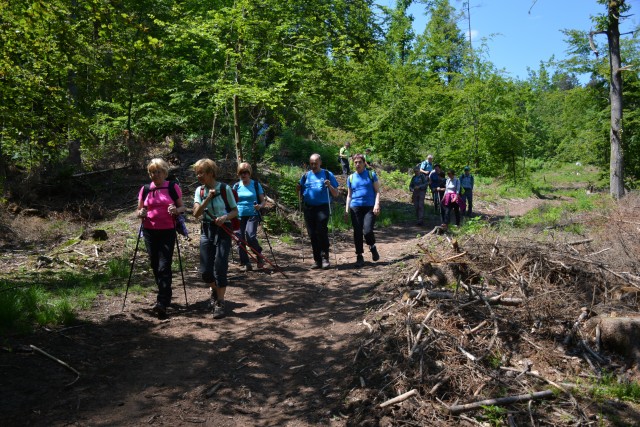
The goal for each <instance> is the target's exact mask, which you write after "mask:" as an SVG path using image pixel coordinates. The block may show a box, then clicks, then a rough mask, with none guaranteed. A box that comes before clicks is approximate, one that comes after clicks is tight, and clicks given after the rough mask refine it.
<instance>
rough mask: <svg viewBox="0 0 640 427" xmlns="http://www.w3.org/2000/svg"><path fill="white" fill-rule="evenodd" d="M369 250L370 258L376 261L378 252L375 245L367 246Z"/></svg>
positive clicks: (378, 255)
mask: <svg viewBox="0 0 640 427" xmlns="http://www.w3.org/2000/svg"><path fill="white" fill-rule="evenodd" d="M369 250H370V251H371V259H372V260H374V261H378V260H379V259H380V254H379V253H378V249H377V248H376V245H371V246H369Z"/></svg>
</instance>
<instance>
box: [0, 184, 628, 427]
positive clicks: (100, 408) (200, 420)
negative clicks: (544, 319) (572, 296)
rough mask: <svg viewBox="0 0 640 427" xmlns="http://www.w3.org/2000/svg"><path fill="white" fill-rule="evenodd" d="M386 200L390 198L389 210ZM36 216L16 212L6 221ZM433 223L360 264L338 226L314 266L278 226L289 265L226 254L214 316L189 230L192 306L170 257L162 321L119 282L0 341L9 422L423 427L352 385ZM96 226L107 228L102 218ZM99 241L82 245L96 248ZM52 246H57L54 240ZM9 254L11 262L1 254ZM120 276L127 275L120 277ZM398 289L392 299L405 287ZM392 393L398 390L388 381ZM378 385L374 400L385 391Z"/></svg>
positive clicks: (381, 245)
mask: <svg viewBox="0 0 640 427" xmlns="http://www.w3.org/2000/svg"><path fill="white" fill-rule="evenodd" d="M399 196H402V195H401V194H398V193H395V195H394V197H396V198H397V197H399ZM404 196H406V195H404ZM404 196H402V197H404ZM407 197H408V196H407ZM405 200H406V199H405ZM543 202H544V201H542V200H540V199H533V198H531V199H514V200H501V201H495V202H492V203H488V202H482V201H478V203H477V205H476V206H477V209H476V210H477V212H478V214H480V215H483V216H484V217H486V218H490V219H491V218H494V219H499V218H500V217H503V216H505V215H508V216H518V215H522V214H524V213H526V212H528V211H529V210H531V209H533V208H534V207H537V206H539V205H540V204H541V203H543ZM385 203H386V201H385V200H383V209H384V208H385ZM427 206H428V207H430V206H429V205H427ZM127 209H128V208H127ZM123 212H125V213H122V214H120V215H118V216H117V217H116V218H115V219H110V220H109V221H111V222H120V223H122V222H123V221H124V222H126V223H127V228H128V231H127V232H123V233H113V235H112V236H110V238H109V241H108V242H104V243H103V244H102V245H101V247H100V252H99V253H98V250H97V249H96V251H95V257H96V258H97V257H99V258H101V259H105V258H108V257H111V256H117V255H118V254H119V253H121V252H122V248H123V247H124V245H125V242H126V240H127V239H131V235H132V234H135V230H136V227H137V222H136V220H135V219H134V218H132V217H131V215H128V213H126V211H124V210H123ZM38 221H39V222H38V224H40V225H39V226H42V224H43V222H42V221H51V220H43V219H38ZM28 224H29V222H28V221H24V222H18V221H14V222H13V224H12V226H13V227H14V228H17V227H21V226H25V227H26V226H28ZM438 224H439V220H438V218H437V217H436V216H435V215H434V214H430V215H429V216H428V222H427V224H426V226H424V227H418V226H415V225H414V223H413V222H408V223H406V224H400V225H393V226H390V227H384V228H380V229H378V230H377V231H376V239H377V241H378V243H377V246H378V250H379V252H380V254H381V259H380V260H379V261H378V262H372V261H371V257H370V254H369V253H368V251H367V252H366V253H365V260H366V265H365V266H364V267H363V268H361V269H356V268H355V267H354V266H353V263H354V262H355V253H354V249H353V244H352V243H351V235H350V233H348V232H342V233H336V235H335V237H334V239H335V242H333V243H335V248H336V250H335V251H334V253H332V254H331V258H330V260H331V264H332V265H331V268H330V269H328V270H321V271H319V270H311V269H310V266H311V264H312V262H311V259H310V257H311V251H310V246H309V245H308V242H307V241H306V239H305V240H304V241H303V242H301V241H300V238H294V239H292V240H291V239H290V240H289V241H288V242H287V243H285V242H283V241H281V240H280V239H278V238H276V237H275V236H270V242H271V244H272V245H273V252H274V254H275V260H276V261H277V263H278V264H279V265H280V266H281V267H282V270H283V272H284V274H280V273H278V272H276V271H273V269H265V270H261V271H258V270H254V271H252V272H245V271H243V270H242V269H241V268H240V267H239V266H238V264H235V263H231V264H230V269H229V281H230V285H229V288H228V290H227V297H226V299H227V305H226V307H227V315H226V317H225V318H223V319H217V320H215V319H213V318H212V315H211V312H210V309H209V308H208V297H209V290H208V288H205V287H203V285H202V283H201V281H200V279H199V275H198V273H197V263H198V245H197V236H192V237H195V238H194V239H192V240H191V241H190V242H186V241H184V240H181V241H180V245H181V254H182V257H183V263H184V267H185V268H184V280H185V283H186V293H187V299H188V306H187V305H186V303H185V295H184V291H183V283H182V280H181V278H180V276H179V273H178V272H177V271H175V269H174V273H175V274H174V286H173V288H174V292H173V304H172V306H171V307H170V309H169V312H168V318H167V319H164V320H160V319H158V318H157V317H156V316H155V315H154V313H153V312H152V311H151V307H152V305H153V303H154V302H155V295H154V293H153V292H152V291H151V289H150V288H149V289H150V292H148V293H138V292H134V293H129V295H128V299H127V302H126V306H125V308H124V310H123V306H122V304H123V295H122V294H119V295H115V296H108V295H100V296H99V297H98V298H97V299H96V300H95V301H94V303H93V306H92V307H91V308H90V309H87V310H85V311H83V312H81V313H80V314H79V322H78V323H77V324H74V325H72V326H68V327H56V328H40V329H38V330H36V331H35V332H34V333H32V334H29V335H11V336H5V337H4V338H3V348H4V349H5V350H8V349H10V350H11V351H1V352H0V372H1V377H2V385H1V389H2V399H0V412H1V413H2V424H3V425H33V426H45V425H46V426H63V425H65V426H66V425H78V426H80V425H83V426H84V425H172V426H174V425H210V426H254V425H255V426H314V425H331V426H346V425H427V424H425V423H426V421H425V420H427V419H429V418H428V417H423V418H420V417H417V416H416V415H415V414H414V415H413V416H412V417H409V418H406V417H405V419H406V420H407V421H406V422H405V421H402V419H400V418H395V417H394V415H393V413H392V412H389V411H388V410H387V412H384V413H383V412H381V413H380V414H377V415H373V412H372V413H371V414H369V416H367V415H366V414H364V415H363V414H362V413H361V411H360V414H356V413H357V412H358V410H355V409H354V408H353V405H352V404H351V403H350V402H349V399H350V398H351V396H352V395H353V392H354V390H356V389H358V388H360V387H362V388H364V387H365V379H363V374H362V372H363V367H362V366H361V365H360V364H359V363H356V359H358V358H359V355H361V350H362V348H363V340H366V339H368V337H369V336H370V334H371V333H372V330H371V326H370V324H368V323H367V322H366V321H363V320H365V318H366V317H367V315H368V314H370V313H372V312H374V311H376V310H378V309H379V308H380V306H381V305H383V304H384V303H386V302H388V300H383V301H380V300H379V296H380V295H381V291H380V289H385V287H386V289H387V290H388V289H389V288H390V287H394V286H395V285H394V283H396V282H398V279H401V280H404V277H405V275H406V273H407V271H409V270H410V271H411V272H412V271H413V270H414V269H415V267H413V265H415V264H416V262H418V259H419V258H420V256H421V254H420V251H419V250H418V249H417V246H416V245H417V244H419V243H420V242H421V241H424V240H420V239H424V235H425V233H427V232H429V231H431V230H432V229H433V227H434V226H436V225H438ZM31 226H32V227H33V226H34V223H33V222H32V223H31ZM94 227H95V228H109V226H108V222H99V223H95V224H94ZM19 232H20V231H18V233H19ZM26 232H27V231H26V230H25V233H26ZM305 236H306V233H305ZM260 237H261V244H262V246H263V248H264V254H265V255H267V256H268V257H269V258H270V259H272V258H271V252H270V251H269V246H268V244H267V242H266V240H265V239H264V234H262V231H261V235H260ZM49 243H50V242H49ZM92 244H93V243H91V244H88V246H87V247H86V248H82V247H81V245H82V244H81V245H79V246H76V248H77V249H78V251H79V252H81V253H85V254H90V253H92V251H93V249H92V248H91V246H92ZM445 244H446V243H445ZM14 249H15V248H14ZM46 250H47V251H48V252H53V251H55V250H56V247H55V246H53V247H51V246H49V247H48V248H46ZM41 253H42V248H38V249H34V250H33V251H29V250H27V251H23V252H19V251H15V250H13V251H10V250H6V251H3V253H2V260H0V261H2V262H1V265H2V266H1V267H0V270H1V273H2V275H3V276H5V277H6V276H9V275H11V274H16V272H17V271H18V268H23V269H24V268H25V266H33V265H35V263H36V261H37V257H38V256H39V255H40V254H41ZM90 256H93V255H90ZM237 258H238V257H237V255H236V256H235V260H237ZM9 259H11V262H5V261H7V260H9ZM174 266H175V264H174ZM134 272H135V274H134V279H133V283H141V282H145V283H147V285H148V284H149V283H151V282H152V280H151V279H152V278H151V277H150V276H151V272H150V271H149V268H148V265H147V260H146V255H144V254H142V255H140V252H139V260H138V262H136V264H135V270H134ZM285 275H286V277H285ZM125 284H126V281H125V282H124V283H121V284H120V285H121V286H122V287H123V288H124V286H125ZM387 294H388V293H387ZM394 295H395V296H394V297H388V298H396V297H398V298H399V297H400V296H401V294H399V293H398V292H395V293H394ZM385 298H387V297H385ZM571 316H573V313H572V314H571ZM31 345H33V346H36V347H38V348H40V349H42V350H45V351H46V352H47V353H49V354H51V355H53V356H55V357H56V358H58V359H60V360H61V361H63V362H65V363H66V364H68V365H69V366H70V367H72V368H73V369H75V370H77V372H78V374H79V375H76V374H75V373H74V372H72V371H71V370H70V369H66V368H65V367H64V366H63V365H62V364H60V363H57V362H55V361H53V360H52V359H50V358H47V357H45V356H43V355H42V354H41V353H39V352H37V351H33V348H32V347H30V346H31ZM541 345H544V344H541ZM542 348H543V347H540V349H542ZM541 351H542V350H541ZM549 351H551V350H550V349H549ZM389 357H390V358H392V356H391V355H390V356H389ZM421 369H422V368H421ZM368 386H369V387H372V386H374V385H373V384H369V385H368ZM375 387H376V388H377V387H379V388H384V387H386V386H385V385H384V384H375ZM387 392H391V394H392V395H395V392H393V391H392V390H387ZM380 393H382V390H380ZM381 396H382V395H379V396H378V398H377V399H378V401H377V402H376V404H377V403H380V402H381V401H382V400H384V399H382V397H381ZM385 396H386V392H385ZM425 399H428V396H427V397H425ZM374 400H375V399H374ZM432 404H435V405H437V402H436V401H433V402H432ZM623 406H624V409H623V410H621V412H622V414H620V413H618V414H617V415H616V417H617V418H616V419H618V420H621V421H620V424H615V425H632V424H626V421H625V420H627V421H628V420H633V419H634V418H633V417H637V416H640V413H639V412H637V411H636V409H634V408H633V406H631V407H629V406H626V405H623ZM363 408H372V406H366V407H365V406H363ZM372 411H373V410H372ZM378 411H381V410H378ZM598 411H602V408H600V409H598V410H593V411H592V410H590V411H589V414H592V413H596V415H594V417H595V418H592V420H593V421H594V422H597V419H598V418H597V414H598ZM618 412H620V411H618ZM356 415H357V416H356ZM561 416H562V414H561V415H559V417H561ZM409 419H411V420H414V421H413V422H411V421H408V420H409ZM431 419H432V420H439V421H438V422H436V421H432V422H429V423H428V424H434V425H435V424H441V425H472V424H473V423H474V421H473V420H472V419H467V420H466V421H465V420H464V419H461V418H447V416H446V415H443V416H442V417H435V418H433V417H432V418H431ZM635 419H636V420H637V419H638V418H635ZM416 420H417V421H416ZM420 420H422V421H420ZM447 420H448V421H447ZM416 422H417V423H418V424H416ZM629 422H630V423H633V421H629ZM476 423H477V422H476ZM574 425H575V423H574ZM604 425H607V424H604ZM611 425H614V424H611Z"/></svg>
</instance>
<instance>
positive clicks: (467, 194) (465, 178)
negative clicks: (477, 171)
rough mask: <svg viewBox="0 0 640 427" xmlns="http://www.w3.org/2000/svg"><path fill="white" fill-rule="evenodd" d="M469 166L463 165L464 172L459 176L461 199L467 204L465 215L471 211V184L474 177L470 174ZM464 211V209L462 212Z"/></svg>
mask: <svg viewBox="0 0 640 427" xmlns="http://www.w3.org/2000/svg"><path fill="white" fill-rule="evenodd" d="M470 171H471V168H470V167H469V166H465V167H464V173H463V174H462V175H461V176H460V185H461V186H462V200H463V201H464V202H465V203H466V204H467V206H468V208H469V209H468V210H467V212H466V215H467V216H471V215H472V211H473V185H474V179H473V175H471V172H470ZM462 213H463V214H464V213H465V212H464V211H463V212H462Z"/></svg>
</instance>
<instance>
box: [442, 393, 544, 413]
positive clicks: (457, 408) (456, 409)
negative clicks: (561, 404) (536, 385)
mask: <svg viewBox="0 0 640 427" xmlns="http://www.w3.org/2000/svg"><path fill="white" fill-rule="evenodd" d="M548 397H553V390H544V391H537V392H535V393H529V394H519V395H516V396H507V397H499V398H496V399H486V400H481V401H479V402H473V403H465V404H464V405H454V406H449V408H448V409H449V413H451V414H452V415H457V414H461V413H463V412H469V411H473V410H475V409H480V408H482V407H483V406H491V405H498V406H500V405H511V404H512V403H517V402H528V401H530V400H538V399H546V398H548Z"/></svg>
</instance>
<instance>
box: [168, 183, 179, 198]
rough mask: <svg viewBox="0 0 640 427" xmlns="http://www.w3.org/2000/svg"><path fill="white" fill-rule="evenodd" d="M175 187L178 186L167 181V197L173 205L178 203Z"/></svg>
mask: <svg viewBox="0 0 640 427" xmlns="http://www.w3.org/2000/svg"><path fill="white" fill-rule="evenodd" d="M176 185H178V183H177V182H175V181H169V196H170V197H171V200H173V203H177V202H178V190H176Z"/></svg>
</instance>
